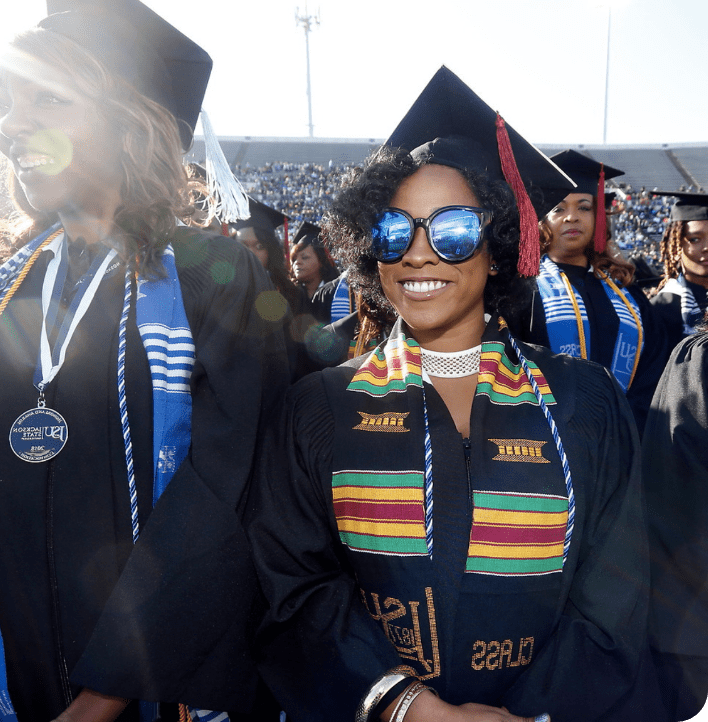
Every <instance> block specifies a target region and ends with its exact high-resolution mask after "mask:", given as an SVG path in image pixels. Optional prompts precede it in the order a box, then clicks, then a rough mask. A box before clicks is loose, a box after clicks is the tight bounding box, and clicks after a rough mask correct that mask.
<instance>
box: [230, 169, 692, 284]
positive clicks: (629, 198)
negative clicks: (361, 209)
mask: <svg viewBox="0 0 708 722" xmlns="http://www.w3.org/2000/svg"><path fill="white" fill-rule="evenodd" d="M350 167H351V166H350V165H348V164H335V163H333V162H332V161H330V162H329V164H328V165H327V166H326V167H325V166H322V165H316V164H314V163H268V164H267V165H264V166H262V167H260V168H252V167H250V166H249V165H246V166H240V165H235V166H234V167H233V171H234V174H235V175H236V177H237V178H238V179H239V180H240V181H241V183H242V185H243V186H244V188H245V189H246V191H247V192H248V193H249V195H251V196H252V197H253V198H255V199H256V200H259V201H261V202H262V203H265V204H266V205H269V206H271V207H272V208H275V209H276V210H279V211H280V212H281V213H284V214H286V215H287V216H288V217H289V218H290V227H291V229H292V231H295V230H297V228H298V227H299V226H300V224H301V223H302V222H303V221H310V223H315V224H317V223H319V221H320V219H321V218H322V214H323V213H324V211H325V210H326V209H327V206H328V204H329V201H330V199H331V198H332V196H333V195H334V194H335V193H336V191H337V188H338V187H339V185H340V182H341V179H342V176H343V175H344V174H345V173H346V171H347V170H348V169H349V168H350ZM686 190H695V189H686ZM672 203H673V200H672V199H671V198H669V197H666V196H654V195H652V193H651V191H649V190H647V189H646V188H640V189H639V190H638V191H634V190H633V189H632V188H631V187H630V186H628V185H626V184H622V186H621V187H620V189H619V190H618V191H617V192H616V195H615V199H614V201H613V202H612V230H613V237H614V239H615V240H616V241H617V244H618V245H619V247H620V248H621V249H622V250H623V252H624V254H625V256H627V257H628V258H630V259H638V258H643V259H644V260H645V261H646V262H647V264H648V265H649V267H650V268H651V269H652V270H654V271H656V274H657V275H660V274H661V260H660V253H659V243H660V242H661V237H662V235H663V232H664V227H665V225H666V223H667V222H668V218H669V211H670V209H671V205H672Z"/></svg>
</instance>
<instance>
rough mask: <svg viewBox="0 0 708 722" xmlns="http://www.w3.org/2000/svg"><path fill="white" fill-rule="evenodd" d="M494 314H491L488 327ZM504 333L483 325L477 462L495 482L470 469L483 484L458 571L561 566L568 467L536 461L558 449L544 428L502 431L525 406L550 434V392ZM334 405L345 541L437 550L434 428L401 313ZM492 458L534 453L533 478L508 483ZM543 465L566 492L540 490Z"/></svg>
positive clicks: (394, 552) (522, 571)
mask: <svg viewBox="0 0 708 722" xmlns="http://www.w3.org/2000/svg"><path fill="white" fill-rule="evenodd" d="M496 322H497V321H496V320H492V321H491V322H490V326H491V325H493V324H496ZM508 339H509V336H508V332H507V331H506V330H503V331H501V332H500V333H498V334H497V333H496V332H495V331H494V332H492V333H491V334H490V333H485V338H484V339H483V341H482V353H481V363H480V371H479V376H478V385H477V391H476V396H475V401H474V404H475V408H476V407H477V406H478V405H479V406H480V409H482V408H485V407H484V404H488V408H489V409H490V410H491V412H490V413H486V412H481V413H484V424H485V427H484V431H483V433H484V435H485V443H486V444H487V447H486V448H487V449H488V450H489V454H488V459H486V460H485V461H484V463H485V464H486V465H487V466H484V467H483V468H485V469H493V473H494V476H495V481H494V482H493V483H492V482H488V481H487V480H485V479H479V478H477V482H476V485H477V487H479V488H474V489H473V490H472V493H473V510H474V511H473V514H474V518H473V524H472V529H471V530H469V529H468V530H467V532H466V533H467V534H469V535H470V536H469V548H468V554H467V561H466V565H465V569H464V570H462V571H465V572H467V573H472V574H482V575H493V576H526V575H538V574H552V573H556V572H561V571H562V568H563V563H564V558H565V555H567V547H568V545H569V544H570V538H571V535H572V528H573V519H574V501H573V493H572V481H571V479H570V472H569V470H568V473H567V478H564V477H563V471H561V468H560V467H561V465H559V464H557V461H556V466H555V467H553V468H554V469H557V470H556V471H554V472H552V473H551V472H549V467H540V466H536V464H539V465H540V464H549V460H548V458H549V457H550V455H551V454H557V453H558V452H557V450H556V448H553V447H554V444H553V440H552V439H551V441H550V443H549V442H548V441H540V442H537V441H527V440H523V439H505V438H504V437H505V436H508V433H506V430H507V429H508V428H509V427H508V424H507V422H508V421H509V420H510V419H512V418H514V420H516V421H518V419H519V418H520V416H519V415H520V414H521V415H522V416H523V418H524V419H526V418H528V419H529V420H531V426H533V427H534V428H535V430H536V432H537V433H540V432H542V433H543V435H544V439H549V438H550V435H549V425H550V424H549V422H548V420H547V418H544V414H545V413H546V412H547V410H548V409H547V407H549V406H553V405H555V403H556V401H555V399H554V397H553V393H552V391H551V389H550V387H549V385H548V383H547V381H546V379H545V377H544V376H543V373H542V372H541V370H540V369H539V368H538V367H537V366H536V365H535V364H534V363H532V362H531V361H525V363H526V364H527V368H528V374H527V373H526V372H525V371H524V369H523V368H522V365H521V364H520V363H519V362H518V361H513V360H512V359H511V358H510V356H509V353H508V351H507V350H508V349H509V346H508V345H507V343H506V341H507V340H508ZM529 375H530V376H531V377H533V383H532V382H531V380H530V379H529ZM534 384H535V385H536V390H534V388H533V385H534ZM537 392H538V393H537ZM539 395H540V397H541V398H542V399H543V402H544V403H543V406H544V407H545V411H544V410H543V409H542V408H541V407H540V404H539V400H538V396H539ZM333 412H334V413H335V417H336V419H337V425H336V428H337V434H336V439H335V445H334V452H333V474H332V499H333V507H334V514H335V517H336V520H337V527H338V531H339V536H340V540H341V541H342V543H343V544H345V545H346V546H347V547H348V548H349V549H350V550H352V551H354V552H365V553H370V554H377V555H384V556H394V557H406V556H409V557H410V556H418V557H425V556H429V557H430V558H431V559H432V560H434V559H435V558H436V556H435V554H436V553H435V552H433V551H432V549H433V548H434V546H433V545H432V543H431V537H432V538H433V539H434V538H435V512H434V507H433V505H432V498H433V485H434V484H435V483H436V482H439V481H440V480H439V479H438V478H437V477H436V473H435V468H436V461H435V460H436V449H435V448H430V445H429V443H426V437H427V440H429V439H430V436H429V435H428V434H427V433H426V432H427V431H428V429H427V412H426V401H425V390H424V386H423V370H422V366H421V360H420V348H419V346H418V344H417V343H416V341H415V340H414V339H412V338H408V337H407V336H406V334H405V332H404V329H403V325H402V323H401V321H400V319H399V320H398V321H397V322H396V324H395V326H394V328H393V330H392V332H391V335H390V336H389V338H388V339H387V340H386V342H384V343H383V344H382V345H380V346H378V347H377V348H376V349H375V350H374V351H373V352H372V353H371V355H370V356H369V357H368V358H367V360H366V361H365V362H364V363H363V365H362V366H361V367H360V368H359V370H358V371H357V372H356V373H355V374H354V376H353V378H352V379H351V381H350V383H349V385H348V387H347V389H346V391H345V392H343V393H338V394H337V397H336V406H334V404H333ZM473 416H474V412H473ZM529 428H530V427H529ZM551 428H555V426H554V425H553V427H551ZM556 434H557V430H556ZM459 441H460V444H461V443H462V439H461V438H460V439H459ZM544 445H546V450H545V456H544V450H542V447H543V446H544ZM560 448H562V445H561V447H560ZM563 458H564V455H563ZM498 460H500V461H503V462H511V463H512V464H513V465H514V467H515V469H514V472H517V471H521V470H522V466H521V463H525V464H531V465H532V466H529V467H528V470H529V471H528V479H529V480H530V482H525V483H524V484H522V485H521V486H520V488H506V487H505V486H504V482H503V481H501V482H500V479H501V480H503V479H504V477H505V476H506V474H505V467H504V466H503V464H500V463H499V462H498ZM519 462H521V463H519ZM475 463H476V464H477V463H481V460H475ZM566 466H567V463H566ZM525 470H526V469H525V468H524V471H525ZM549 473H551V476H552V479H551V482H549V481H548V479H546V484H547V485H548V484H549V483H550V484H551V488H552V489H553V490H554V491H555V492H563V491H566V493H548V492H547V491H544V490H541V488H543V489H546V487H545V486H544V487H535V486H534V483H533V479H534V478H535V477H537V478H540V477H541V476H542V475H544V474H546V475H548V474H549ZM522 476H523V475H522ZM523 478H526V477H525V476H523ZM521 487H523V488H521ZM537 489H538V491H537Z"/></svg>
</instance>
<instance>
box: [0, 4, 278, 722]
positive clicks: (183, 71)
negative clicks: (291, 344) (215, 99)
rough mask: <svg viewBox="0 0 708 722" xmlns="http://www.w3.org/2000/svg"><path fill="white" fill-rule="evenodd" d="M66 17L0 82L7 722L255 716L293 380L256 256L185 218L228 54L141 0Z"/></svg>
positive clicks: (11, 53)
mask: <svg viewBox="0 0 708 722" xmlns="http://www.w3.org/2000/svg"><path fill="white" fill-rule="evenodd" d="M51 9H54V10H56V11H57V12H54V13H52V14H50V15H49V16H48V17H47V18H45V19H44V20H43V21H42V22H41V23H40V25H39V27H37V28H34V29H32V30H29V31H27V32H25V33H23V34H21V35H20V36H18V37H17V38H16V39H15V40H14V41H13V43H12V44H11V47H10V49H9V50H8V52H7V53H6V54H5V55H4V56H3V63H2V67H3V71H2V78H1V79H0V150H2V152H3V153H4V154H5V155H6V156H7V157H8V159H9V160H10V162H11V163H12V165H13V168H14V182H13V188H12V194H13V198H14V200H15V203H16V205H17V207H18V209H19V211H20V212H19V213H18V215H17V222H16V224H15V226H14V227H13V233H12V235H11V236H10V240H11V242H12V246H13V248H14V249H15V250H16V253H15V254H14V255H13V256H12V257H11V258H9V259H7V260H5V263H3V264H2V265H0V314H1V316H0V362H1V363H2V368H3V374H2V379H1V380H0V428H4V429H6V433H7V436H8V437H9V441H10V443H9V444H5V445H4V446H0V508H2V509H3V510H4V511H3V513H4V516H3V523H2V526H1V527H0V578H2V579H3V583H4V587H5V589H4V593H3V595H2V596H1V598H0V629H1V630H2V641H3V642H4V645H2V646H0V697H1V698H2V700H3V710H2V713H3V718H4V719H10V720H12V719H15V718H16V719H17V720H18V721H19V722H36V721H37V720H45V721H46V720H51V719H59V720H62V722H63V721H64V720H66V721H67V722H69V721H70V722H99V721H100V722H109V721H110V720H113V719H116V718H118V719H120V720H121V721H125V722H137V720H139V719H140V720H141V722H150V721H151V720H153V719H155V718H156V716H157V715H158V714H159V715H160V718H161V719H165V720H169V719H176V718H177V708H176V705H177V704H178V703H186V704H188V705H190V707H193V708H195V709H193V710H192V713H193V715H199V714H201V713H202V711H203V710H202V709H201V708H206V709H209V710H213V709H229V708H236V709H238V710H239V713H238V715H235V717H234V719H244V718H245V719H249V710H250V708H251V707H252V706H253V700H254V695H255V690H256V686H257V675H256V672H255V668H254V665H253V663H252V661H251V657H250V653H249V642H250V638H251V636H252V633H253V629H254V628H255V625H256V621H257V616H258V609H259V606H258V602H257V600H258V599H259V597H258V596H257V590H256V579H255V573H254V571H253V568H252V563H251V561H250V559H249V557H248V554H247V552H246V551H245V550H246V548H247V544H246V539H245V533H244V531H243V527H242V525H241V522H240V519H239V516H238V514H237V513H235V510H236V509H237V508H239V505H240V503H241V500H242V498H243V496H244V492H245V487H246V482H247V479H248V478H249V477H250V475H251V470H252V465H253V458H254V448H255V441H256V434H257V431H258V430H259V429H261V428H262V426H263V423H264V419H266V418H268V416H269V414H270V413H271V412H272V411H273V407H274V406H275V404H277V403H278V399H279V397H280V394H281V393H282V388H283V386H284V384H285V383H286V382H287V378H288V372H287V361H286V357H285V354H284V350H283V347H282V338H281V336H280V331H279V328H278V326H277V324H276V323H274V322H273V321H272V319H266V318H263V317H262V316H261V315H260V314H259V313H258V312H257V308H258V307H259V305H258V301H259V297H260V294H261V293H264V294H268V293H272V291H271V287H270V284H269V282H268V280H267V278H266V276H265V272H264V270H263V269H262V267H261V265H260V264H259V263H258V261H257V259H256V258H255V256H253V255H252V254H251V253H250V252H249V251H248V250H247V249H246V248H244V247H243V246H241V245H240V244H237V243H234V242H233V241H232V240H231V239H226V238H223V237H222V236H213V235H209V234H207V233H203V232H200V231H198V230H195V229H193V228H188V227H186V226H185V225H183V223H182V222H183V221H185V222H186V221H189V220H190V218H191V215H192V212H193V210H194V206H193V203H192V200H193V194H192V193H193V191H200V192H202V193H204V192H205V188H204V187H203V186H201V185H199V186H197V184H196V182H194V181H190V180H189V179H188V176H187V174H186V172H185V168H184V167H183V165H182V158H181V156H182V149H183V147H186V146H187V145H188V144H189V143H190V142H191V136H192V132H193V129H194V125H195V123H196V120H197V114H198V112H199V108H200V105H201V100H202V97H203V94H204V91H205V88H206V84H207V80H208V77H209V73H210V70H211V60H210V58H209V56H208V55H207V54H206V52H205V51H203V50H202V49H201V48H200V47H198V46H197V45H195V44H194V43H193V42H192V41H191V40H189V39H188V38H186V37H185V36H184V35H182V34H181V33H179V32H178V31H177V30H176V29H175V28H173V27H172V26H170V25H168V24H167V23H166V22H165V21H164V20H162V18H160V17H159V16H157V15H156V14H155V13H153V12H152V11H150V10H149V9H148V8H147V7H145V6H144V5H142V4H141V3H140V2H138V0H122V1H121V2H120V3H108V4H106V5H105V6H103V5H98V4H96V5H94V4H86V3H83V2H80V1H79V0H77V2H72V1H71V0H66V1H64V0H62V1H61V2H58V1H56V2H52V3H50V10H51ZM59 11H61V12H59ZM266 379H267V385H266ZM236 439H237V440H238V441H235V440H236ZM153 506H155V509H154V510H153ZM236 580H237V582H236ZM3 647H4V648H3ZM3 670H6V674H5V673H4V672H3ZM38 680H41V684H39V683H38ZM129 700H134V701H129ZM138 700H140V702H138ZM9 701H11V706H12V707H14V711H13V713H12V716H6V715H5V713H6V711H7V709H8V707H9V706H10V702H9ZM168 702H169V703H173V704H172V705H171V706H167V705H162V706H161V709H160V710H159V711H158V705H157V703H168ZM183 712H184V714H186V712H185V711H183ZM254 714H255V715H256V718H257V719H258V720H259V721H260V720H261V719H267V717H264V714H263V713H261V712H258V713H254ZM241 715H243V716H241Z"/></svg>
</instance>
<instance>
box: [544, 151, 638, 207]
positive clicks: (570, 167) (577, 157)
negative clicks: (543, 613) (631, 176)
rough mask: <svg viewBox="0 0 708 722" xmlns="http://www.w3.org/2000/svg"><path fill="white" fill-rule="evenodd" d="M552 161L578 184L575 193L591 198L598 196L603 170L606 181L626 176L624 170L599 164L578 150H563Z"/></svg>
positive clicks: (553, 156)
mask: <svg viewBox="0 0 708 722" xmlns="http://www.w3.org/2000/svg"><path fill="white" fill-rule="evenodd" d="M551 160H552V161H553V162H554V163H555V164H556V165H557V166H558V167H559V168H561V169H562V170H563V171H565V172H566V173H567V174H568V175H569V176H570V177H571V178H572V179H573V180H574V181H575V182H576V183H577V184H578V187H577V189H576V190H574V191H572V192H573V193H589V194H590V195H591V196H597V192H598V183H599V182H600V171H601V170H604V172H605V180H606V181H607V180H610V178H616V177H617V176H620V175H624V171H623V170H619V169H617V168H612V167H611V166H609V165H605V164H604V163H599V162H598V161H596V160H593V159H592V158H588V157H587V156H586V155H583V154H582V153H578V151H577V150H570V149H568V150H563V151H561V152H560V153H556V154H555V155H552V156H551ZM603 193H604V188H603Z"/></svg>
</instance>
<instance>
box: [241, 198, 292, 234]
mask: <svg viewBox="0 0 708 722" xmlns="http://www.w3.org/2000/svg"><path fill="white" fill-rule="evenodd" d="M248 210H249V211H250V212H251V215H250V217H249V218H248V219H246V220H239V221H236V223H235V224H234V225H235V227H236V228H237V229H240V228H262V229H263V230H265V231H271V232H274V231H275V229H276V228H279V227H280V226H282V225H285V224H286V223H287V221H288V217H287V216H286V215H285V214H284V213H281V212H280V211H276V210H275V208H271V207H270V206H267V205H266V204H265V203H261V202H260V201H257V200H256V199H255V198H251V196H248Z"/></svg>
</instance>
